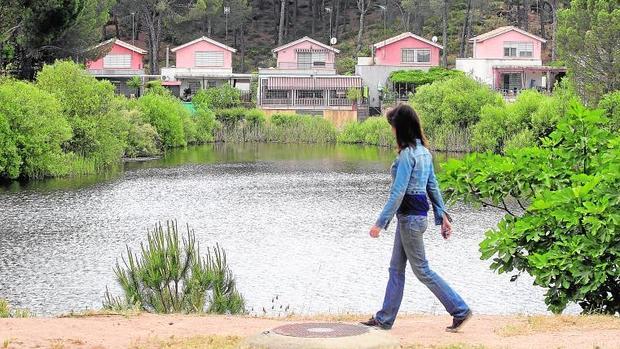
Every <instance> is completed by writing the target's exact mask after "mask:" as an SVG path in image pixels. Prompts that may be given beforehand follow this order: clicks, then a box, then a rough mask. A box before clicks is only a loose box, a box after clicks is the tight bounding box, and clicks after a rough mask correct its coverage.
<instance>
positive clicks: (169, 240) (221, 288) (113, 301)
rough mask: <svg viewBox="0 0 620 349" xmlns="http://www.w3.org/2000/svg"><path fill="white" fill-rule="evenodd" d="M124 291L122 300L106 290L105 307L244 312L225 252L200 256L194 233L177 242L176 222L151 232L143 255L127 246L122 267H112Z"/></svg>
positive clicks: (217, 249)
mask: <svg viewBox="0 0 620 349" xmlns="http://www.w3.org/2000/svg"><path fill="white" fill-rule="evenodd" d="M114 272H115V274H116V278H117V281H118V283H119V285H120V286H121V288H122V290H123V296H122V297H114V296H112V295H111V294H110V292H109V291H106V294H105V300H104V308H107V309H125V308H131V307H138V308H140V309H142V310H144V311H147V312H152V313H179V312H181V313H202V312H209V313H218V314H225V313H229V314H238V313H243V312H245V305H244V303H245V302H244V300H243V297H242V296H241V294H240V293H239V292H238V291H237V288H236V282H235V278H234V276H233V274H232V272H231V270H230V268H229V267H228V264H227V262H226V254H225V252H224V250H223V249H222V248H221V247H220V246H219V245H216V246H215V247H214V248H208V249H207V254H206V255H205V256H202V255H200V248H199V244H198V243H197V242H196V236H195V234H194V231H193V230H190V228H189V226H188V227H187V235H186V236H185V237H184V238H180V237H179V230H178V227H177V224H176V222H167V223H166V226H165V227H164V226H163V225H162V224H161V223H160V224H157V225H156V226H155V229H154V230H153V231H149V232H148V237H147V243H146V244H142V245H141V249H140V254H137V253H134V252H132V250H131V249H130V248H129V247H127V256H126V257H123V263H122V264H120V263H117V264H116V267H115V268H114Z"/></svg>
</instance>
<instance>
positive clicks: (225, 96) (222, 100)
mask: <svg viewBox="0 0 620 349" xmlns="http://www.w3.org/2000/svg"><path fill="white" fill-rule="evenodd" d="M192 103H193V104H194V106H195V107H196V109H226V108H233V107H237V106H239V105H240V104H241V92H240V91H239V89H237V88H234V87H232V86H230V84H223V85H221V86H218V87H210V88H207V89H204V90H200V91H198V92H197V93H196V94H195V95H194V97H193V98H192Z"/></svg>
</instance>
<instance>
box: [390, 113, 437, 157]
mask: <svg viewBox="0 0 620 349" xmlns="http://www.w3.org/2000/svg"><path fill="white" fill-rule="evenodd" d="M386 117H387V120H388V122H389V123H390V125H392V127H394V129H396V144H398V151H399V152H400V151H401V150H402V149H405V148H407V147H409V146H411V147H414V148H415V146H416V139H419V140H420V142H422V145H424V146H425V147H426V146H427V144H428V140H427V139H426V135H425V134H424V130H423V129H422V123H421V122H420V118H419V117H418V114H417V113H416V112H415V110H413V108H412V107H410V106H409V105H407V104H399V105H397V106H396V107H395V108H394V109H392V110H390V111H388V112H387V114H386Z"/></svg>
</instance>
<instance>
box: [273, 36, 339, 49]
mask: <svg viewBox="0 0 620 349" xmlns="http://www.w3.org/2000/svg"><path fill="white" fill-rule="evenodd" d="M304 41H310V42H311V43H313V44H315V45H318V46H321V47H323V48H325V49H328V50H331V51H334V52H335V53H340V50H338V49H336V48H334V47H331V46H329V45H325V44H324V43H322V42H320V41H316V40H314V39H313V38H311V37H308V36H304V37H303V38H301V39H298V40H295V41H292V42H289V43H288V44H284V45H282V46H279V47H276V48H274V49H273V50H271V51H272V52H274V53H275V52H278V51H281V50H284V49H285V48H287V47H291V46H294V45H297V44H299V43H300V42H304Z"/></svg>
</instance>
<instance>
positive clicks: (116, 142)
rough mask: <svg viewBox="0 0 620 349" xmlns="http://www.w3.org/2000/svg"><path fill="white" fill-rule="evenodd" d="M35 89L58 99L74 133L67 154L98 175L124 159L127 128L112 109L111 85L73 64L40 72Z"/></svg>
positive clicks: (61, 63)
mask: <svg viewBox="0 0 620 349" xmlns="http://www.w3.org/2000/svg"><path fill="white" fill-rule="evenodd" d="M36 85H37V86H38V87H39V88H41V89H42V90H44V91H47V92H49V93H51V94H53V95H55V96H56V97H57V98H58V100H59V101H60V104H61V106H62V109H63V114H64V115H65V117H66V118H67V120H68V121H69V124H70V125H71V128H72V129H73V137H72V138H71V139H70V140H69V141H68V142H67V143H66V144H65V145H64V148H65V150H66V151H68V152H71V153H73V154H75V155H77V156H78V157H80V158H83V159H84V161H85V162H88V163H90V165H89V166H92V167H94V169H95V171H97V170H100V169H102V168H105V167H108V166H110V165H111V164H113V163H115V162H117V161H118V159H119V158H120V157H122V155H123V151H124V149H125V144H124V142H125V139H126V137H127V136H126V132H127V127H126V126H127V125H126V123H125V122H124V120H123V119H122V117H121V115H120V114H119V112H118V110H116V109H114V108H112V106H113V103H112V102H113V101H114V98H115V95H114V86H112V84H111V83H110V82H108V81H100V80H97V79H95V78H94V77H93V76H92V75H90V74H88V72H86V71H85V70H84V69H83V68H82V67H81V66H79V65H77V64H75V63H73V62H70V61H58V62H56V63H55V64H53V65H46V66H45V67H44V68H43V69H42V70H41V72H40V73H39V74H38V75H37V80H36ZM87 172H91V171H87Z"/></svg>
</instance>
